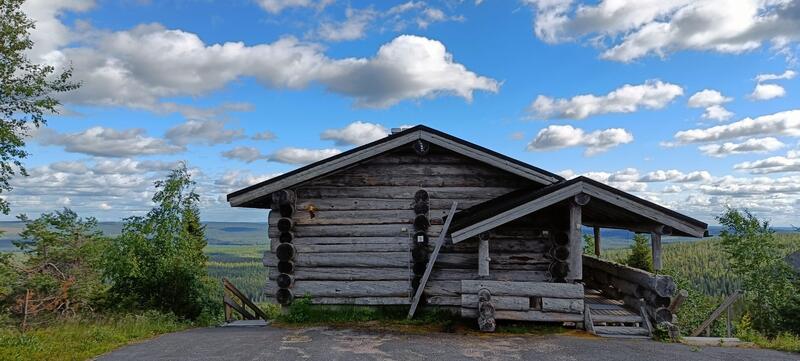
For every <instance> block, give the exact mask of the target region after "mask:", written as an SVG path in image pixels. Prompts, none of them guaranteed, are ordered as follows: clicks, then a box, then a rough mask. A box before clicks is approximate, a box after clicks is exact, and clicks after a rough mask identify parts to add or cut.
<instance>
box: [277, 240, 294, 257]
mask: <svg viewBox="0 0 800 361" xmlns="http://www.w3.org/2000/svg"><path fill="white" fill-rule="evenodd" d="M296 254H297V251H295V249H294V245H292V244H291V243H281V244H279V245H278V249H277V250H276V251H275V257H277V258H278V260H279V261H291V260H293V259H294V258H295V255H296Z"/></svg>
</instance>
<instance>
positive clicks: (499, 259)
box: [437, 252, 550, 270]
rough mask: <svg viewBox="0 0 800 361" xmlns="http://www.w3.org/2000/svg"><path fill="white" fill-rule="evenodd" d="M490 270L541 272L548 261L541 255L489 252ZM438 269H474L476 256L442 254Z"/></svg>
mask: <svg viewBox="0 0 800 361" xmlns="http://www.w3.org/2000/svg"><path fill="white" fill-rule="evenodd" d="M489 258H491V260H492V261H491V267H492V269H498V270H500V269H503V270H511V269H513V270H543V269H546V268H547V265H548V264H549V263H550V261H549V260H548V259H547V258H546V257H545V255H544V254H541V253H516V254H515V253H492V252H489ZM437 265H438V266H439V267H447V268H468V269H476V268H477V266H478V255H477V254H475V253H442V254H440V255H439V260H438V261H437Z"/></svg>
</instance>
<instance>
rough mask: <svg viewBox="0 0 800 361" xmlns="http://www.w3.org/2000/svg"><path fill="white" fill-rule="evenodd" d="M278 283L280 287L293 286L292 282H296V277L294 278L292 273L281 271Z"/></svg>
mask: <svg viewBox="0 0 800 361" xmlns="http://www.w3.org/2000/svg"><path fill="white" fill-rule="evenodd" d="M276 283H277V284H278V287H280V288H291V287H292V283H294V279H293V278H292V276H291V275H288V274H286V273H280V274H278V277H277V279H276Z"/></svg>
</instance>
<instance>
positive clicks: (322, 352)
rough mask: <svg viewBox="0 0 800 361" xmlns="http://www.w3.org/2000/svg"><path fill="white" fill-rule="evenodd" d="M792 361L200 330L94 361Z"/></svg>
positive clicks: (731, 351)
mask: <svg viewBox="0 0 800 361" xmlns="http://www.w3.org/2000/svg"><path fill="white" fill-rule="evenodd" d="M423 359H429V360H465V359H479V360H592V361H597V360H604V361H607V360H631V361H634V360H636V361H638V360H669V361H677V360H726V361H727V360H795V361H796V360H800V355H797V354H789V353H783V352H777V351H771V350H759V349H744V348H722V347H704V348H695V347H690V346H685V345H679V344H665V343H659V342H653V341H643V340H626V339H602V338H594V337H578V336H569V335H553V336H516V335H514V336H508V335H486V336H484V335H458V334H446V333H435V334H424V335H418V334H402V333H386V332H377V331H361V330H350V329H331V328H300V329H283V328H276V327H270V326H267V327H241V328H235V327H220V328H202V329H194V330H189V331H185V332H179V333H173V334H168V335H164V336H161V337H158V338H156V339H153V340H150V341H147V342H144V343H140V344H136V345H130V346H126V347H123V348H121V349H118V350H116V351H114V352H111V353H109V354H106V355H103V356H101V357H99V358H98V360H104V361H123V360H136V361H139V360H175V361H178V360H347V361H350V360H386V361H388V360H423Z"/></svg>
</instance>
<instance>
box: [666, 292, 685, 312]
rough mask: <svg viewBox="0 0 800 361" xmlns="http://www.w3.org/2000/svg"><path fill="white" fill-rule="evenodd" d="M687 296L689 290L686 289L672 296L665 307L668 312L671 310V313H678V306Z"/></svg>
mask: <svg viewBox="0 0 800 361" xmlns="http://www.w3.org/2000/svg"><path fill="white" fill-rule="evenodd" d="M687 298H689V291H687V290H680V291H678V294H677V295H675V297H673V298H672V302H670V303H669V307H667V309H669V312H672V314H676V313H678V308H680V307H681V305H682V304H683V302H684V301H686V299H687Z"/></svg>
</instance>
